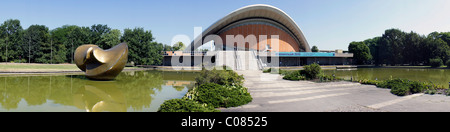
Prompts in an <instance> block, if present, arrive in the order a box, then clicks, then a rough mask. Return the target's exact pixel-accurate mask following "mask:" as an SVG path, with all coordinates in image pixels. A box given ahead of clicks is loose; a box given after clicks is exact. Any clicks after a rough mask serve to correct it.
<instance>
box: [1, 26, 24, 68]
mask: <svg viewBox="0 0 450 132" xmlns="http://www.w3.org/2000/svg"><path fill="white" fill-rule="evenodd" d="M22 32H23V28H22V26H21V25H20V21H19V20H17V19H8V20H6V21H5V22H3V24H2V25H0V38H1V40H2V41H0V42H2V51H1V52H0V54H1V56H2V59H3V60H4V61H5V62H8V61H11V60H16V59H19V56H22V55H23V50H22V48H21V46H20V45H21V43H22V37H23V33H22ZM3 47H4V48H3Z"/></svg>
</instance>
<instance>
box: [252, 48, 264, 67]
mask: <svg viewBox="0 0 450 132" xmlns="http://www.w3.org/2000/svg"><path fill="white" fill-rule="evenodd" d="M253 55H254V56H255V59H256V62H257V63H258V68H259V70H263V69H264V66H263V64H262V61H261V58H259V57H258V56H257V55H256V51H253Z"/></svg>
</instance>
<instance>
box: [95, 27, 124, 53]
mask: <svg viewBox="0 0 450 132" xmlns="http://www.w3.org/2000/svg"><path fill="white" fill-rule="evenodd" d="M109 32H111V28H110V27H108V25H102V24H94V25H92V26H91V28H90V37H89V38H90V39H89V40H90V42H89V43H91V44H96V45H98V46H99V47H100V48H104V49H108V48H106V47H109V46H108V45H107V44H106V41H103V39H104V37H103V36H105V35H106V34H108V33H109ZM116 33H117V31H116ZM119 35H120V31H119Z"/></svg>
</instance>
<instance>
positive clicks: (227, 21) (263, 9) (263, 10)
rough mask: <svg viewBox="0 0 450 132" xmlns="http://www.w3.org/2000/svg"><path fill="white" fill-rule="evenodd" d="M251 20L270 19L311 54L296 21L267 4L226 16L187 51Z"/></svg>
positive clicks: (236, 11) (244, 8)
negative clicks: (213, 35) (243, 21)
mask: <svg viewBox="0 0 450 132" xmlns="http://www.w3.org/2000/svg"><path fill="white" fill-rule="evenodd" d="M251 18H258V19H268V20H271V21H275V22H277V23H279V24H280V25H282V26H283V27H284V28H285V29H287V30H288V31H289V32H290V33H289V34H291V35H292V36H293V37H294V39H296V41H297V42H298V44H299V47H300V48H301V49H304V50H305V51H306V52H311V49H310V47H309V44H308V42H307V41H306V38H305V36H304V35H303V33H302V31H301V30H300V28H299V27H298V25H297V24H296V23H295V21H294V20H293V19H292V18H291V17H290V16H289V15H287V14H286V13H285V12H284V11H282V10H280V9H278V8H276V7H274V6H271V5H265V4H256V5H249V6H245V7H242V8H239V9H237V10H235V11H233V12H231V13H230V14H228V15H226V16H225V17H223V18H222V19H220V20H218V21H217V22H215V23H214V24H213V25H211V26H210V27H208V28H207V29H206V30H205V31H203V32H202V34H201V35H199V36H197V37H196V38H195V39H194V41H192V42H191V44H190V45H189V46H188V48H186V50H190V49H191V48H192V47H191V46H193V49H196V48H198V47H200V46H201V45H203V44H204V43H206V42H209V41H211V40H204V39H205V37H206V36H208V35H212V34H217V33H218V32H219V31H220V30H222V29H223V28H225V27H227V26H229V25H231V24H233V23H236V22H239V21H241V20H248V19H251ZM199 40H202V41H199ZM200 42H201V43H200ZM189 47H191V48H189Z"/></svg>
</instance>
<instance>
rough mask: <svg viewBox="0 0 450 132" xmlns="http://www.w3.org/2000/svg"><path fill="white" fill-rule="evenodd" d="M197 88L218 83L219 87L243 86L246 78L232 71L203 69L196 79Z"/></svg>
mask: <svg viewBox="0 0 450 132" xmlns="http://www.w3.org/2000/svg"><path fill="white" fill-rule="evenodd" d="M195 81H196V82H197V86H199V85H202V84H205V83H217V84H219V85H228V86H232V85H242V83H243V81H244V77H242V76H240V75H238V74H237V73H236V72H234V71H232V70H225V69H224V70H216V69H215V68H214V69H213V70H206V69H202V71H201V72H200V75H199V76H197V77H196V78H195Z"/></svg>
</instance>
